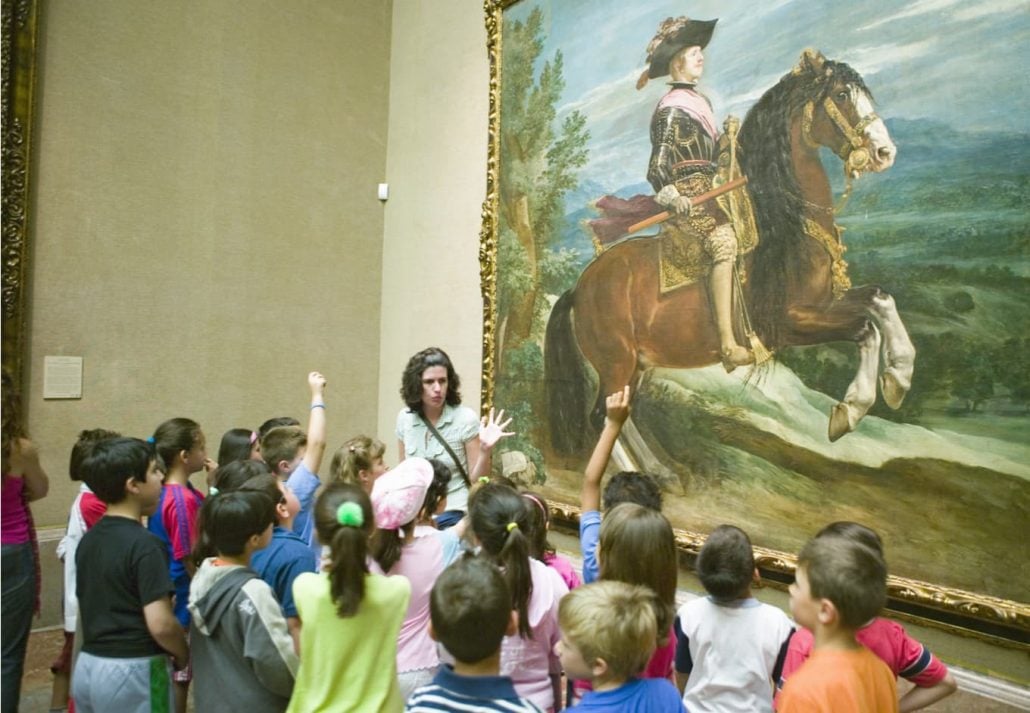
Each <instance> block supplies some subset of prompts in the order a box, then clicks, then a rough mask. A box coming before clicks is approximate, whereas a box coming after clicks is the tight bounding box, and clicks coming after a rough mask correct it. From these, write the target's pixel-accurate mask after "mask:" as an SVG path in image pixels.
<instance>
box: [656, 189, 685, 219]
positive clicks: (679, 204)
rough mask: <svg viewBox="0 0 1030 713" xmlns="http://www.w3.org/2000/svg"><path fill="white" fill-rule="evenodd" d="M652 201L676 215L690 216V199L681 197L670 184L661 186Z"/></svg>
mask: <svg viewBox="0 0 1030 713" xmlns="http://www.w3.org/2000/svg"><path fill="white" fill-rule="evenodd" d="M654 199H655V201H656V202H657V203H658V205H660V206H662V207H663V208H665V209H667V210H669V211H671V212H673V213H676V214H677V215H690V199H689V198H687V197H686V196H681V195H680V192H679V191H678V190H676V186H674V185H673V184H671V183H670V184H669V185H667V186H663V187H662V190H660V191H658V195H656V196H655V197H654Z"/></svg>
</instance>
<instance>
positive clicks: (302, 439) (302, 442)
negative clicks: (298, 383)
mask: <svg viewBox="0 0 1030 713" xmlns="http://www.w3.org/2000/svg"><path fill="white" fill-rule="evenodd" d="M308 388H309V389H310V391H311V408H310V411H309V414H310V415H309V416H308V430H307V433H305V432H304V431H303V430H301V428H300V427H299V426H279V427H276V428H273V429H271V430H270V431H268V433H266V434H265V435H264V436H262V438H261V457H262V458H264V459H265V463H267V464H268V467H269V468H271V469H272V472H273V473H275V474H276V475H277V476H278V477H279V478H280V479H281V480H283V481H285V482H286V485H287V486H288V487H289V489H290V490H291V491H293V493H294V494H295V495H296V496H297V500H298V501H300V512H299V513H297V516H296V518H295V520H294V523H293V531H294V532H295V533H296V534H297V535H298V536H300V538H301V539H302V540H303V541H304V542H305V543H307V545H308V547H309V548H310V549H311V552H312V554H313V556H314V557H315V558H316V559H317V558H318V557H319V556H320V554H321V547H320V546H319V544H318V538H317V537H315V527H314V525H315V523H314V519H313V518H312V516H311V511H312V509H313V508H314V505H315V491H316V490H317V489H318V486H319V485H321V484H322V481H321V480H319V478H318V469H319V467H320V466H321V465H322V456H323V455H324V454H325V445H326V429H325V377H324V376H322V374H320V373H319V372H317V371H313V372H311V373H310V374H308Z"/></svg>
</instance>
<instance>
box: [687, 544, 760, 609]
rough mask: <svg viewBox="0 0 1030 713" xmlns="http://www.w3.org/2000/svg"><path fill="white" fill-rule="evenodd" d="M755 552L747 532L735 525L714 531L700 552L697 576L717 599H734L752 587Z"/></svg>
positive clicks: (706, 589)
mask: <svg viewBox="0 0 1030 713" xmlns="http://www.w3.org/2000/svg"><path fill="white" fill-rule="evenodd" d="M754 572H755V555H754V552H753V551H752V550H751V540H750V539H748V536H747V533H746V532H744V531H743V530H741V529H740V528H739V527H734V526H733V525H719V527H717V528H715V529H714V530H712V533H711V534H710V535H708V539H706V540H705V544H704V545H703V546H702V547H701V552H700V553H698V555H697V577H698V579H700V580H701V584H702V586H704V588H705V591H706V592H708V593H709V594H711V595H712V596H713V597H714V598H715V599H718V600H721V601H730V600H733V599H739V598H740V597H742V596H743V595H744V594H745V593H746V592H747V591H748V588H749V587H750V586H751V580H752V579H753V578H754Z"/></svg>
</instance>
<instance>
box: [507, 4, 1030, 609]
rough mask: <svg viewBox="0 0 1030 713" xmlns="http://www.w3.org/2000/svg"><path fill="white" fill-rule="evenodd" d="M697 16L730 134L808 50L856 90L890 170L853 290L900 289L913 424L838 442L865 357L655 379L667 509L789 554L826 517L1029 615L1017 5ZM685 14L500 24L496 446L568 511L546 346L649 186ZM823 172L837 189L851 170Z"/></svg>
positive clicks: (1026, 263)
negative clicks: (669, 50) (654, 139)
mask: <svg viewBox="0 0 1030 713" xmlns="http://www.w3.org/2000/svg"><path fill="white" fill-rule="evenodd" d="M644 6H646V7H644ZM687 9H688V11H690V12H691V14H692V16H696V17H698V18H700V19H707V18H711V17H717V16H719V17H720V18H721V19H720V22H719V25H718V26H717V29H716V33H715V36H714V38H713V41H712V44H711V46H710V47H709V49H708V51H707V52H706V70H705V77H704V79H703V81H702V89H703V90H704V91H705V92H706V93H708V95H709V96H710V98H711V99H712V101H713V104H714V105H715V111H716V115H717V117H718V118H719V119H720V120H721V119H722V118H723V117H724V116H725V115H726V114H727V113H735V114H737V115H738V116H740V117H743V115H744V113H745V112H746V110H747V108H749V107H750V105H751V104H753V103H754V101H755V100H757V98H758V97H759V96H760V95H761V94H762V92H764V91H765V90H766V89H768V88H769V87H771V86H772V85H773V84H774V83H775V82H776V81H777V80H778V78H779V77H780V76H781V75H783V74H784V73H786V72H787V71H789V70H790V68H791V67H792V66H793V64H794V63H795V62H796V61H797V58H798V56H799V55H800V53H801V51H802V50H803V49H804V48H805V47H815V48H817V49H820V50H822V51H823V52H824V54H826V56H827V57H828V58H831V59H837V60H842V61H846V62H849V63H850V64H852V66H853V67H855V69H857V70H858V71H859V72H860V73H861V74H862V75H863V77H864V78H865V80H866V83H867V84H868V85H869V87H870V89H871V90H872V92H873V94H874V96H875V98H876V99H877V111H878V113H879V114H880V115H881V116H882V117H884V119H885V120H886V123H887V127H888V129H889V130H890V133H891V136H892V138H893V139H894V141H895V143H896V144H897V147H898V157H897V161H896V163H895V165H894V167H893V168H891V169H890V170H889V171H888V172H886V173H884V174H881V175H873V176H865V177H863V178H862V179H861V180H859V181H858V182H857V183H856V185H855V188H854V192H853V195H852V198H851V200H850V202H849V203H848V205H847V207H846V208H845V210H844V211H842V212H841V214H840V215H839V216H838V222H839V223H840V224H841V225H842V226H844V227H845V228H847V231H846V233H845V242H846V244H847V246H848V252H847V254H846V258H847V260H848V262H849V265H850V268H849V270H850V275H851V278H852V281H853V283H854V284H855V285H862V284H869V283H876V284H879V285H881V286H883V287H884V288H885V289H887V290H888V291H889V292H891V293H892V294H893V295H894V297H895V299H896V300H897V304H898V308H899V311H900V313H901V316H902V319H903V320H904V321H905V324H906V325H907V327H908V329H909V331H910V333H911V335H912V340H913V342H914V344H915V346H916V349H917V357H916V368H915V377H914V381H913V386H912V391H911V392H910V394H909V396H908V397H907V399H906V401H905V403H904V404H903V406H902V408H901V409H900V410H899V411H890V410H889V409H887V408H886V407H884V406H883V405H882V404H878V405H877V406H875V407H874V408H873V410H872V412H871V416H870V417H867V418H866V419H865V420H864V421H863V422H862V423H861V424H860V425H859V428H858V430H857V431H856V432H855V433H853V434H850V435H848V436H846V437H844V438H843V439H842V440H840V441H838V442H837V443H833V444H831V443H829V441H828V440H827V437H826V420H827V414H828V412H829V409H830V407H831V406H832V404H833V403H834V402H835V401H836V400H837V399H839V398H840V397H841V396H842V395H843V393H844V390H845V388H846V386H847V384H848V382H849V381H850V379H851V377H852V376H853V375H854V373H855V370H856V367H857V357H856V353H855V349H854V347H853V346H852V345H849V344H839V345H836V344H835V345H828V346H823V347H810V348H804V349H796V348H795V349H787V350H784V351H783V352H781V353H780V354H778V355H777V357H778V361H779V364H778V365H777V367H776V368H775V369H773V370H771V371H769V372H768V373H766V374H764V375H763V376H762V378H760V379H757V380H756V379H752V380H750V381H748V382H747V383H745V382H744V380H743V378H742V375H741V374H737V373H735V374H733V375H726V374H725V373H724V372H723V371H722V369H721V367H718V366H716V367H711V368H708V369H698V370H691V371H682V370H677V371H673V370H655V371H654V372H652V374H651V376H650V379H649V380H648V383H647V386H646V388H645V389H644V390H643V391H642V392H641V394H640V395H639V396H638V399H637V401H636V402H635V410H634V418H635V419H636V420H637V423H638V426H639V427H640V429H641V431H642V432H643V433H644V435H645V438H646V439H647V440H648V443H649V445H651V446H652V448H653V449H654V450H655V452H656V453H658V454H659V456H660V457H661V459H662V461H663V462H664V463H665V464H666V465H668V467H669V468H670V469H671V470H672V471H673V472H674V473H676V474H677V475H678V477H679V480H680V486H681V489H680V492H672V493H669V494H668V495H667V498H666V500H667V507H666V512H667V514H668V515H669V517H670V519H671V520H672V521H673V523H674V525H676V526H677V527H681V528H684V529H688V530H695V531H701V532H707V531H709V530H710V529H712V528H713V527H714V526H716V525H718V524H720V523H722V522H731V523H734V524H738V525H740V526H742V527H743V528H744V529H746V530H747V531H748V532H749V533H751V535H752V539H753V540H754V541H755V543H756V544H759V545H762V546H765V547H770V548H773V549H778V550H782V551H786V552H795V551H797V549H798V548H799V547H800V545H801V544H802V543H803V541H804V540H805V539H806V538H807V537H808V536H810V535H811V534H812V533H813V532H814V531H815V530H817V529H818V528H819V527H820V526H822V525H823V524H825V523H826V522H829V521H831V520H836V519H853V520H858V521H861V522H864V523H867V524H869V525H870V526H872V527H874V528H875V529H877V530H878V531H879V532H880V533H881V534H882V535H883V536H884V538H885V541H886V544H887V553H888V560H889V564H890V566H891V570H892V572H893V573H895V574H898V575H901V576H906V577H911V578H915V579H921V580H924V581H928V582H933V583H937V584H943V585H947V586H954V587H959V588H962V589H967V590H970V591H974V592H982V593H986V594H991V595H994V596H1000V597H1003V598H1007V599H1014V600H1018V601H1027V600H1028V597H1027V591H1026V582H1027V581H1028V579H1027V564H1026V562H1027V561H1028V554H1030V548H1028V545H1027V543H1026V537H1025V535H1026V533H1027V524H1026V523H1027V522H1028V512H1030V483H1028V479H1030V465H1028V464H1030V445H1028V443H1030V438H1028V436H1030V260H1028V257H1030V230H1028V228H1030V226H1028V220H1027V209H1026V206H1027V204H1028V201H1030V181H1028V175H1027V167H1028V165H1030V162H1028V159H1030V141H1028V133H1030V129H1028V120H1027V111H1028V109H1030V107H1028V106H1027V104H1028V102H1027V83H1028V80H1027V79H1026V75H1025V72H1023V71H1022V69H1020V68H1021V67H1023V66H1025V62H1026V57H1025V48H1026V47H1027V46H1028V45H1027V42H1026V40H1027V39H1030V30H1028V26H1030V21H1028V15H1030V13H1027V12H1026V6H1025V4H1024V3H1020V2H987V3H981V4H979V5H978V6H977V7H976V8H972V7H970V6H967V5H963V4H961V3H958V2H949V1H948V0H924V1H923V2H914V3H886V2H875V3H866V4H863V6H862V7H861V8H856V7H854V6H850V7H838V6H837V5H836V4H832V3H800V2H779V3H768V4H763V5H762V6H761V8H760V9H756V8H754V7H753V6H749V5H745V4H744V3H719V4H718V5H717V4H716V3H692V4H691V7H690V8H687ZM682 12H683V7H682V4H676V3H663V2H654V3H640V4H633V6H632V7H631V8H630V9H626V8H624V7H623V6H622V5H620V4H617V3H613V2H600V1H598V2H589V3H588V2H553V3H552V2H539V1H535V0H523V2H520V3H518V4H516V5H514V6H513V7H511V8H509V9H508V10H507V11H505V23H504V27H503V29H502V67H503V70H502V72H503V73H502V82H501V94H502V103H501V141H500V145H501V154H500V171H501V176H500V178H501V180H500V188H501V190H500V206H499V208H500V210H499V216H498V217H499V221H498V222H499V248H498V319H497V323H498V330H497V335H496V341H495V344H496V347H497V353H496V354H495V360H496V364H497V365H498V367H497V372H496V374H495V384H496V391H495V397H494V402H495V404H497V405H498V406H502V407H505V408H508V409H510V410H513V411H514V412H515V416H516V423H517V424H519V429H520V434H519V436H518V437H517V438H515V439H510V441H509V442H505V446H506V447H507V448H509V449H514V450H520V451H522V452H524V453H525V454H526V455H527V456H528V457H529V458H530V459H531V460H533V461H534V462H535V464H536V466H537V478H538V480H539V481H540V487H541V488H542V489H543V490H544V491H545V493H546V494H548V495H550V496H551V497H555V498H560V499H562V500H566V501H569V502H575V501H576V500H577V499H578V491H579V478H580V477H581V476H580V475H579V473H580V472H581V469H582V466H583V464H584V463H585V460H586V457H587V456H588V455H589V454H588V453H581V454H577V455H576V456H575V457H574V458H566V459H559V458H556V457H555V456H554V455H553V454H552V453H551V452H550V451H549V448H548V441H547V421H546V415H545V414H546V410H545V408H544V394H545V390H546V388H547V385H546V383H545V382H544V377H543V366H542V364H543V360H542V351H543V331H544V328H545V326H546V323H547V317H548V314H549V311H550V307H551V305H552V304H553V303H554V300H555V299H556V298H557V296H558V295H560V294H561V293H562V292H563V291H564V290H566V289H569V288H571V287H572V286H574V284H575V281H576V278H577V277H578V275H579V273H580V272H581V271H582V269H583V266H584V265H586V263H587V262H588V261H589V260H590V259H591V258H592V257H593V254H594V247H593V244H592V242H591V241H590V238H589V234H588V233H587V231H586V229H585V228H584V224H583V221H584V220H588V219H590V218H593V217H595V216H596V212H595V211H594V210H593V208H592V207H591V204H592V202H593V201H595V200H597V199H598V198H600V197H601V196H603V195H605V194H609V193H614V194H617V195H620V196H623V197H629V196H631V195H634V194H637V193H650V192H651V189H650V187H649V186H648V185H647V184H646V182H644V180H643V175H644V173H645V171H646V164H647V158H648V153H649V142H648V137H647V130H648V121H649V117H650V113H651V110H652V109H653V106H654V104H655V102H656V101H657V99H658V98H659V97H660V96H661V94H662V93H663V91H664V85H662V83H661V82H652V85H653V86H652V85H649V86H648V87H647V88H646V89H645V90H644V91H641V92H637V91H635V90H634V89H633V84H634V81H635V79H636V76H637V75H638V74H639V72H640V71H641V69H642V67H643V60H644V47H645V46H646V44H647V41H648V40H649V39H650V38H651V36H652V35H653V33H654V30H655V28H656V27H657V25H658V23H659V22H660V21H661V20H662V19H663V18H665V17H667V16H672V15H678V14H682ZM585 28H589V29H585ZM928 28H933V34H932V35H927V34H926V33H927V31H928ZM825 163H826V167H827V171H828V173H829V175H830V176H831V177H833V178H834V179H835V180H836V181H837V188H838V192H839V191H840V190H841V189H842V185H841V184H842V180H841V178H840V173H841V168H840V162H839V160H838V159H837V158H836V157H834V156H832V155H828V156H827V157H826V161H825ZM674 490H675V488H674Z"/></svg>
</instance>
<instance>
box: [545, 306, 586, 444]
mask: <svg viewBox="0 0 1030 713" xmlns="http://www.w3.org/2000/svg"><path fill="white" fill-rule="evenodd" d="M572 294H573V293H572V290H568V291H567V292H565V293H564V294H562V296H561V297H559V298H558V301H557V302H556V303H555V305H554V309H552V310H551V317H550V318H549V319H548V320H547V335H546V337H545V341H544V378H545V384H546V385H545V388H546V390H547V416H548V420H549V421H550V429H549V430H550V432H551V446H552V447H553V448H554V450H555V451H556V452H557V453H559V454H562V455H569V454H572V453H576V452H579V451H581V450H582V449H583V448H584V447H585V445H586V444H585V437H586V435H587V431H588V430H589V428H588V424H587V394H588V393H589V391H590V383H589V380H588V377H587V374H586V369H585V366H584V363H583V356H582V354H581V353H580V351H579V345H578V344H577V343H576V335H575V333H574V332H573V328H572Z"/></svg>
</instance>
